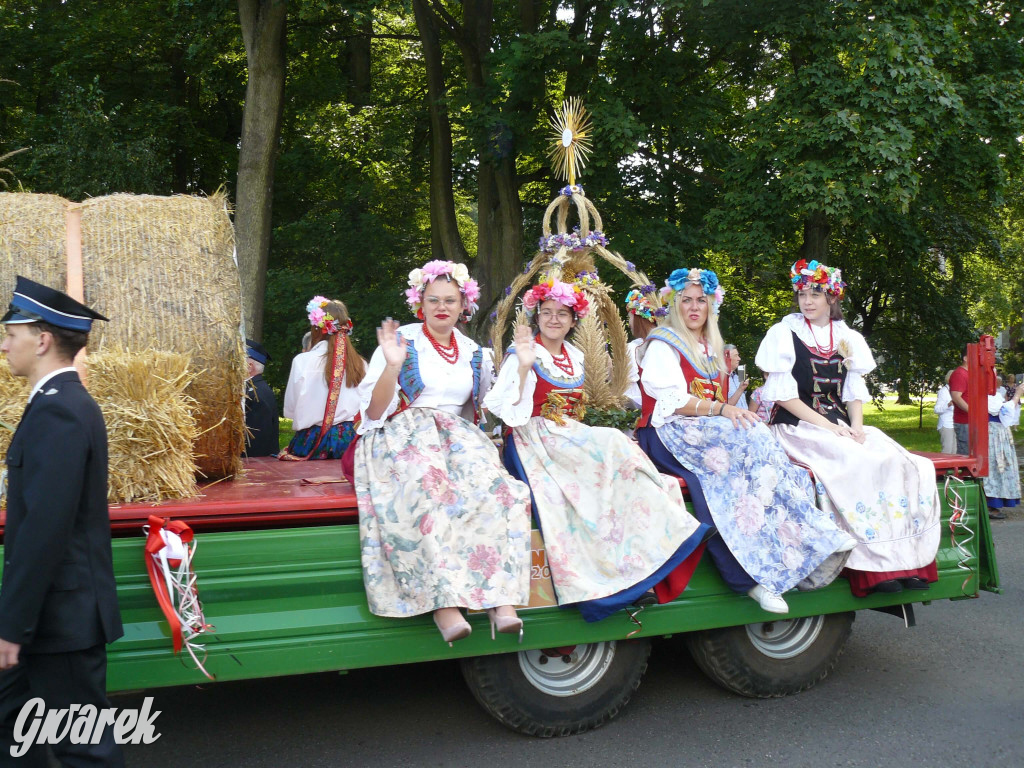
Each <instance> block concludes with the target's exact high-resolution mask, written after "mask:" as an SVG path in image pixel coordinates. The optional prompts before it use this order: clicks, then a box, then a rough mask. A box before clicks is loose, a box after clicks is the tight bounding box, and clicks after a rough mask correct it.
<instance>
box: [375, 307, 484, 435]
mask: <svg viewBox="0 0 1024 768" xmlns="http://www.w3.org/2000/svg"><path fill="white" fill-rule="evenodd" d="M398 332H399V333H400V334H401V335H402V338H403V339H406V340H408V342H409V343H410V344H412V345H413V346H414V347H415V349H416V358H417V362H418V363H419V374H420V378H421V380H422V381H423V391H422V392H421V393H420V395H419V397H417V398H416V400H415V401H414V402H413V403H412V404H411V405H410V407H411V408H437V409H438V410H441V411H447V412H448V413H451V414H454V415H456V416H462V417H464V418H467V417H469V418H471V417H472V403H471V402H470V399H471V398H472V396H473V366H472V359H473V353H474V352H476V350H477V348H478V346H479V345H478V344H477V343H476V342H475V341H473V340H472V339H471V338H469V337H468V336H466V335H465V334H463V333H461V332H460V331H458V330H456V329H453V330H452V333H453V334H455V337H456V341H457V343H458V345H459V359H458V360H457V361H456V362H455V364H454V365H453V364H451V363H448V362H445V361H444V360H442V359H441V356H440V355H439V354H438V353H437V352H436V351H435V350H434V347H433V345H432V344H431V343H430V339H428V338H427V337H426V334H425V333H424V332H423V323H412V324H409V325H403V326H402V327H401V328H399V329H398ZM485 362H486V361H485ZM386 366H387V362H386V361H385V360H384V353H383V352H382V351H381V349H380V347H377V349H376V350H374V353H373V357H371V358H370V364H369V366H368V367H367V369H366V377H365V378H364V379H363V380H362V382H360V384H359V400H360V412H361V414H362V420H361V421H360V423H359V427H358V428H357V430H356V431H357V432H358V433H359V434H361V435H364V434H366V433H367V432H369V431H371V430H374V429H379V428H380V427H382V426H384V424H385V422H387V420H388V418H389V417H390V416H391V415H392V414H393V413H394V412H395V411H396V410H398V402H399V400H398V393H399V391H400V387H399V385H398V383H397V382H396V383H395V394H394V396H393V397H392V398H391V402H390V403H388V407H387V408H385V409H384V413H383V414H381V417H380V418H379V419H370V418H369V417H368V416H367V415H366V409H367V408H368V407H369V405H370V400H371V399H372V397H373V388H374V386H376V384H377V381H378V380H379V379H380V377H381V374H382V373H383V372H384V368H385V367H386ZM489 368H490V366H488V365H481V375H480V394H481V395H483V394H484V393H485V392H486V391H487V389H488V388H489V387H490V385H491V376H490V374H489ZM467 414H468V416H467Z"/></svg>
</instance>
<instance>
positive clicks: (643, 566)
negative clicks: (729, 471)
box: [506, 416, 708, 615]
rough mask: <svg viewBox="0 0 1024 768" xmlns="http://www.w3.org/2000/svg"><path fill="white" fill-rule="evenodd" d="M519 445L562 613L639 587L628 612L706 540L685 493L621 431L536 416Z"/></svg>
mask: <svg viewBox="0 0 1024 768" xmlns="http://www.w3.org/2000/svg"><path fill="white" fill-rule="evenodd" d="M512 441H513V446H511V447H513V448H514V450H515V453H516V455H517V457H518V460H519V463H520V464H521V466H522V468H523V470H524V472H525V475H526V479H527V480H528V481H529V483H530V488H531V490H532V491H533V498H534V510H535V512H536V514H537V518H538V520H539V523H540V528H541V531H542V533H543V535H544V549H545V552H546V554H547V559H548V565H549V566H550V568H551V581H552V583H553V584H554V587H555V592H556V594H557V596H558V602H559V604H561V605H565V604H567V603H581V602H584V601H591V600H596V599H598V598H604V597H609V596H610V595H617V594H619V593H621V592H623V590H628V589H629V588H630V587H633V586H635V585H640V588H639V589H638V590H637V592H638V594H636V595H634V594H633V593H632V592H629V593H628V594H625V595H623V599H622V601H621V602H622V603H623V605H626V604H628V603H629V602H631V600H632V599H635V598H636V597H637V596H639V594H642V593H643V591H644V590H646V589H648V588H650V587H653V586H654V582H657V581H660V580H661V578H663V577H662V576H661V575H660V574H659V571H660V569H661V568H662V566H665V565H666V564H667V563H669V562H670V561H671V567H675V566H676V565H678V564H679V563H680V562H682V561H683V560H685V559H686V557H687V556H689V555H690V554H692V553H693V552H694V551H695V550H696V549H697V547H699V546H700V544H701V541H702V540H703V538H704V536H705V535H706V533H707V532H708V527H707V526H705V525H702V524H701V523H699V522H697V520H695V519H694V518H693V516H692V515H690V513H689V512H687V510H686V507H685V505H684V504H683V495H682V492H681V491H680V490H679V483H677V482H676V481H675V480H673V479H670V478H666V477H664V476H663V475H661V474H660V473H659V472H658V470H657V469H656V468H655V467H654V465H653V464H652V463H651V460H650V459H649V458H647V456H646V455H645V454H644V452H643V451H641V450H640V448H639V446H637V445H636V444H635V443H633V442H632V441H631V440H630V439H629V438H627V437H626V436H625V435H623V434H622V433H621V432H619V431H618V430H617V429H608V428H605V427H588V426H586V425H584V424H580V423H579V422H576V421H567V423H566V424H565V425H558V424H556V423H554V422H553V421H550V420H549V419H545V418H543V417H541V416H536V417H534V418H532V419H530V420H529V421H528V422H527V423H526V424H524V425H522V426H520V427H515V428H514V429H513V430H512ZM506 450H508V449H506ZM506 458H507V456H506ZM651 577H654V578H653V580H652V579H651ZM648 581H651V583H649V584H648V583H647V582H648ZM619 607H622V606H621V605H617V606H614V607H612V606H607V610H604V611H603V612H604V613H605V615H608V614H610V613H612V612H613V611H614V610H616V608H619ZM588 615H589V614H588Z"/></svg>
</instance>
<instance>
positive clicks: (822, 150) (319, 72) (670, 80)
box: [0, 0, 1024, 396]
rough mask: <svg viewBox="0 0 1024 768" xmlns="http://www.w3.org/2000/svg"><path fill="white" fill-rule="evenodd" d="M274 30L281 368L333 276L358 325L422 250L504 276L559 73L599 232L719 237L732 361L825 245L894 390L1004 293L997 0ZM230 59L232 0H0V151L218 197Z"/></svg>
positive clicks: (529, 217)
mask: <svg viewBox="0 0 1024 768" xmlns="http://www.w3.org/2000/svg"><path fill="white" fill-rule="evenodd" d="M427 22H429V24H428V23H427ZM431 31H432V33H433V34H434V35H435V36H436V41H434V42H436V57H435V58H431V56H432V54H430V50H429V46H430V44H432V42H431V41H432V40H433V38H431V39H429V40H428V39H427V38H426V37H425V34H426V33H427V32H431ZM287 35H288V37H287V64H288V70H287V81H286V85H285V107H284V116H283V117H284V119H283V124H282V131H281V139H280V146H279V155H278V160H277V168H276V178H275V183H274V200H273V224H274V227H273V238H272V244H271V248H270V253H269V259H268V271H267V289H266V304H265V312H264V327H265V332H264V341H265V343H266V345H267V346H268V348H269V349H270V350H271V352H272V354H273V355H274V362H273V363H272V364H271V366H270V367H269V369H268V378H269V379H270V380H271V381H272V382H273V383H274V384H275V385H276V386H281V384H283V381H284V378H285V377H286V375H287V369H288V365H289V363H290V358H291V356H292V355H293V354H294V352H295V351H296V350H297V349H298V344H299V340H300V339H301V335H302V333H303V331H304V330H305V321H304V312H303V307H304V306H305V303H306V301H307V300H308V299H309V297H310V296H312V295H313V294H315V293H321V294H324V295H329V296H332V297H335V298H340V299H342V300H343V301H345V302H346V303H347V304H348V306H349V309H350V311H351V314H352V316H353V319H354V320H355V324H356V342H357V345H358V346H359V348H360V349H361V350H362V351H363V352H364V353H365V354H369V352H370V351H372V348H373V346H374V344H375V336H374V333H373V329H374V327H375V326H376V325H377V323H378V322H379V320H380V319H381V318H382V317H384V316H386V315H391V316H394V317H398V318H406V317H407V316H408V315H407V313H406V310H405V306H404V302H403V300H402V297H401V293H400V291H401V288H402V287H403V283H404V275H405V273H406V272H407V271H408V270H409V269H410V268H411V267H412V266H414V265H415V264H416V263H417V262H422V261H424V260H426V259H428V258H431V257H432V256H439V255H445V256H449V257H450V256H452V255H454V256H457V257H458V258H465V259H466V260H467V261H468V262H469V263H470V265H471V268H472V270H473V271H474V273H475V274H477V275H478V276H481V277H483V278H484V280H485V281H486V282H487V283H489V285H487V286H486V288H487V290H488V291H489V293H487V294H486V296H487V298H493V297H495V296H497V295H500V293H501V289H502V288H503V287H504V285H505V284H506V282H507V281H508V279H509V278H510V277H511V275H513V274H515V273H516V272H517V271H518V269H519V268H520V266H521V264H522V261H523V260H524V259H527V258H529V257H530V256H531V255H532V252H533V248H534V244H535V242H536V237H537V236H538V235H539V234H540V232H539V229H540V226H539V224H540V218H541V214H542V212H543V209H544V207H545V206H546V205H547V203H548V202H549V201H550V200H551V198H552V196H553V194H554V192H555V190H556V189H557V188H558V187H560V186H561V183H560V181H559V180H557V179H555V178H553V175H552V174H551V172H550V170H549V168H548V164H547V160H546V157H545V155H546V144H547V142H548V140H549V134H550V129H549V128H548V125H547V123H548V116H549V115H550V113H551V111H552V109H553V108H554V107H555V106H556V105H557V104H559V103H560V102H561V100H562V99H563V98H564V97H566V96H582V97H583V98H584V100H585V102H586V104H587V106H588V108H589V109H590V110H591V112H592V113H593V116H594V125H595V151H594V154H593V157H592V160H591V162H590V163H589V165H588V167H587V168H586V169H585V171H584V174H583V177H582V179H581V182H582V184H583V185H584V187H585V188H586V190H587V194H588V196H589V197H590V198H591V199H593V200H594V201H595V203H596V205H597V207H598V209H599V210H600V211H601V213H602V215H603V218H604V222H603V225H604V229H605V231H606V232H607V234H608V235H609V236H610V237H611V241H612V247H613V249H615V250H617V251H619V252H621V253H622V254H623V255H625V256H626V257H627V258H629V259H630V260H632V261H634V262H636V263H637V264H638V265H639V266H640V267H641V268H643V269H644V270H645V271H647V273H648V274H649V275H651V277H652V278H654V279H656V280H658V281H659V282H660V280H661V279H663V278H664V276H665V275H666V274H667V273H668V272H669V271H670V270H671V269H673V268H676V267H680V266H702V265H709V266H712V267H714V268H715V269H716V270H717V271H718V272H719V273H720V275H721V277H722V281H723V284H724V286H725V288H726V291H727V297H726V304H725V306H724V307H723V314H722V327H723V330H724V332H725V334H726V335H727V337H728V339H729V340H730V341H733V342H735V343H737V344H738V346H739V347H740V349H741V351H742V353H743V354H744V356H745V357H746V358H747V360H748V361H751V362H752V360H753V354H754V352H755V351H756V347H757V344H758V342H759V341H760V338H761V337H762V335H763V333H764V331H765V329H766V328H767V327H768V326H769V325H770V324H771V323H773V322H775V321H776V320H778V318H779V317H780V316H781V315H782V314H784V313H785V312H787V311H789V306H790V294H789V292H788V288H787V273H788V268H789V265H790V264H791V263H792V262H793V261H795V260H796V259H797V258H798V257H799V256H800V255H801V254H802V255H805V256H807V257H808V258H814V257H819V258H821V259H822V260H825V261H826V263H829V264H834V265H838V266H840V267H842V268H843V271H844V274H845V276H846V278H847V281H848V282H849V289H848V296H849V301H848V303H847V318H848V319H849V320H850V321H851V322H852V323H853V324H854V325H855V326H857V327H860V328H861V329H862V330H863V331H864V332H865V334H866V335H867V336H868V338H869V342H870V343H871V345H872V347H873V349H874V350H875V352H876V356H877V358H878V360H879V363H880V371H879V376H878V377H877V378H876V381H881V382H884V383H896V384H898V388H899V389H900V392H901V394H904V395H906V396H910V395H911V394H913V393H914V392H915V391H917V390H919V389H921V388H922V387H924V386H931V384H932V382H933V381H934V379H935V376H936V375H937V374H938V372H940V371H944V370H945V369H947V368H948V367H949V366H950V365H951V364H952V363H953V362H955V359H956V350H958V349H959V348H960V347H961V345H962V344H963V343H964V342H965V341H966V340H968V339H969V338H970V337H971V336H972V334H973V333H974V332H975V331H976V329H989V330H998V329H999V328H1001V327H1003V326H1005V325H1009V324H1012V323H1015V322H1017V321H1019V318H1020V316H1021V313H1022V309H1024V298H1022V297H1024V293H1022V291H1021V288H1022V287H1024V286H1022V285H1021V280H1020V278H1019V277H1018V276H1019V275H1020V274H1021V266H1024V264H1022V261H1021V260H1022V258H1024V256H1022V245H1021V243H1022V242H1024V236H1022V235H1021V223H1020V222H1021V221H1022V213H1024V206H1022V204H1021V199H1020V194H1019V192H1016V191H1017V190H1019V189H1020V179H1021V172H1022V170H1024V169H1022V167H1021V166H1022V161H1024V151H1022V145H1021V139H1020V137H1021V136H1022V135H1024V90H1022V89H1024V76H1022V73H1024V46H1022V45H1021V43H1020V41H1021V40H1022V39H1024V14H1022V13H1021V11H1020V9H1019V7H1017V5H1014V4H1011V3H1006V2H995V1H990V0H946V1H942V0H931V1H926V0H880V2H876V3H870V4H867V3H863V2H858V1H857V0H764V2H758V3H750V2H746V1H745V0H665V1H664V2H655V3H651V2H639V0H561V1H560V2H554V1H553V0H488V2H483V3H476V2H468V1H462V0H415V2H413V0H408V1H405V0H402V1H399V0H379V1H378V0H347V1H334V2H327V1H326V0H293V2H291V3H289V5H288V26H287ZM245 67H246V58H245V50H244V47H243V45H242V38H241V30H240V26H239V21H238V6H237V4H236V3H235V2H234V0H209V1H207V2H202V3H200V2H195V1H194V0H191V1H186V0H172V1H171V2H166V1H165V2H160V3H155V2H152V0H140V2H136V3H128V4H125V3H101V2H98V1H97V0H81V1H80V2H74V3H61V2H55V1H50V0H48V1H47V2H45V3H29V2H27V0H9V2H6V3H4V4H3V5H2V6H0V77H2V78H6V79H9V80H12V81H14V82H16V83H17V85H16V86H13V85H6V84H5V86H4V88H3V90H0V157H2V156H4V155H5V154H7V153H8V152H11V151H14V150H17V149H22V148H26V147H30V148H31V149H30V150H29V151H27V152H23V153H21V154H18V155H15V156H11V157H9V158H8V159H7V160H5V163H4V164H5V166H6V167H7V168H8V169H9V170H10V171H11V172H12V173H13V174H14V175H15V177H16V180H17V182H18V183H20V184H21V185H22V186H23V187H24V188H25V189H29V190H32V191H40V192H56V193H59V194H64V195H66V196H69V197H82V196H84V195H97V194H104V193H107V192H114V191H135V192H149V193H155V194H168V193H171V192H191V193H201V192H210V191H212V190H214V189H216V188H218V187H220V186H221V185H226V186H227V187H228V189H229V191H231V192H232V194H233V196H234V197H236V199H237V195H234V191H235V190H234V184H235V178H236V172H237V163H238V142H239V137H240V132H241V124H242V114H243V109H244V104H243V97H244V89H245V82H246V79H247V73H246V71H245ZM431 77H433V78H435V79H434V80H431ZM442 117H443V118H444V120H443V121H440V122H439V120H440V118H442ZM445 126H447V127H445ZM439 164H441V165H439ZM5 179H6V180H7V181H8V182H9V181H10V178H9V176H7V175H6V174H5ZM439 179H440V180H441V181H439ZM446 179H447V180H448V181H445V180H446ZM439 184H441V185H442V186H441V187H439ZM1015 192H1016V194H1015ZM442 193H444V194H442ZM442 214H443V215H442ZM608 276H609V277H612V276H611V275H610V274H609V275H608ZM616 286H617V287H618V288H619V289H624V288H625V286H624V285H621V284H618V283H616ZM482 314H483V315H484V317H486V310H485V312H484V313H482Z"/></svg>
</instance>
